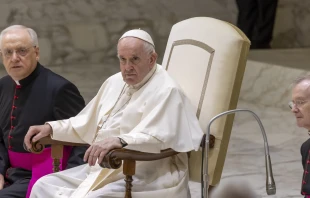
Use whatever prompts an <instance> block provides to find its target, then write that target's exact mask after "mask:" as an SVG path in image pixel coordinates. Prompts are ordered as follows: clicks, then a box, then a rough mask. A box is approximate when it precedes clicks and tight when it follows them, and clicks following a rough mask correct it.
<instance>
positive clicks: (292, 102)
mask: <svg viewBox="0 0 310 198" xmlns="http://www.w3.org/2000/svg"><path fill="white" fill-rule="evenodd" d="M306 102H308V101H307V100H295V101H291V102H289V103H288V106H289V107H290V108H291V109H293V108H294V106H295V107H296V108H299V107H301V106H302V105H304V104H305V103H306Z"/></svg>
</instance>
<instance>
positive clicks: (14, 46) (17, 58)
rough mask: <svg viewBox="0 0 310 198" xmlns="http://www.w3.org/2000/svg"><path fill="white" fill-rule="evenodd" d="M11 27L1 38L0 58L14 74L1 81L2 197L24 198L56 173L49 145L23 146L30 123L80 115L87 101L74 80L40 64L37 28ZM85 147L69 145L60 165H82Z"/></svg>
mask: <svg viewBox="0 0 310 198" xmlns="http://www.w3.org/2000/svg"><path fill="white" fill-rule="evenodd" d="M7 30H8V31H5V30H4V31H2V33H1V36H0V39H1V40H0V44H1V45H0V49H1V58H2V62H3V64H4V66H5V69H6V70H7V72H8V74H9V75H7V76H5V77H3V78H1V79H0V174H1V176H4V180H5V184H4V185H3V189H1V188H0V189H1V190H0V197H1V198H13V197H14V198H19V197H20V198H24V197H29V195H30V191H31V187H32V185H33V184H34V183H35V181H36V180H37V179H39V178H40V177H42V176H43V175H46V174H49V173H51V172H52V159H51V153H50V148H46V149H45V150H44V151H43V153H41V154H32V153H29V152H28V151H26V150H25V149H24V147H23V141H24V136H25V134H26V133H27V131H28V129H29V127H30V126H33V125H41V124H44V123H45V122H47V121H52V120H59V119H66V118H69V117H72V116H75V115H76V114H77V113H79V112H80V110H82V109H83V108H84V106H85V102H84V99H83V97H82V96H81V95H80V93H79V90H78V89H77V87H76V86H75V85H74V84H72V83H71V82H69V81H68V80H66V79H65V78H63V77H61V76H59V75H57V74H55V73H53V72H52V71H50V70H49V69H47V68H45V67H43V66H42V65H41V64H40V63H39V62H38V59H39V58H38V57H39V48H38V43H37V37H36V33H35V32H34V31H33V30H32V29H30V28H26V27H24V26H19V25H16V26H11V27H9V28H7ZM33 35H35V36H33ZM28 45H30V46H31V45H32V46H31V47H26V46H28ZM32 68H33V69H32ZM85 151H86V148H85V147H66V148H65V149H64V157H63V159H62V162H61V163H62V164H61V169H68V168H72V167H75V166H78V165H81V164H83V163H84V162H83V155H84V153H85ZM0 187H1V186H0Z"/></svg>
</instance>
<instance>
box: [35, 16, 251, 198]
mask: <svg viewBox="0 0 310 198" xmlns="http://www.w3.org/2000/svg"><path fill="white" fill-rule="evenodd" d="M249 46H250V42H249V40H248V39H247V37H246V36H245V35H244V34H243V33H242V32H241V31H240V30H239V29H238V28H236V27H235V26H233V25H231V24H229V23H227V22H224V21H220V20H217V19H213V18H208V17H197V18H191V19H187V20H185V21H181V22H179V23H177V24H175V25H174V26H173V27H172V30H171V32H170V36H169V39H168V43H167V47H166V52H165V55H164V59H163V63H162V65H163V67H164V68H165V69H166V70H167V71H168V73H169V74H170V75H171V76H172V77H173V78H174V79H175V80H176V81H177V82H178V83H179V84H180V86H181V87H182V88H183V90H184V91H185V94H186V95H187V96H188V97H189V98H190V100H191V102H192V104H193V106H194V108H195V109H196V112H197V117H198V118H199V121H200V124H201V127H202V129H203V130H204V131H206V128H207V124H208V123H209V120H210V119H211V118H212V117H214V116H215V115H217V114H219V113H221V112H223V111H227V110H230V109H235V108H236V106H237V101H238V97H239V92H240V87H241V82H242V78H243V74H244V70H245V64H246V58H247V54H248V50H249ZM233 119H234V116H233V115H230V116H227V117H223V118H221V119H219V120H217V121H216V122H214V124H213V125H212V128H211V131H212V134H213V135H214V136H215V145H214V148H211V149H210V151H209V168H208V170H209V180H210V183H209V184H210V185H212V186H215V185H217V184H218V183H219V181H220V179H221V174H222V170H223V166H224V161H225V157H226V152H227V147H228V142H229V138H230V133H231V128H232V124H233ZM184 141H186V140H184ZM40 144H52V157H53V158H54V159H55V163H54V165H55V166H54V171H58V170H59V169H58V166H59V163H58V161H59V158H61V157H62V147H63V145H77V144H72V143H68V142H65V143H64V142H59V141H54V140H50V139H48V138H45V139H42V140H40V142H39V143H37V144H33V150H34V151H35V150H37V151H38V150H40V149H37V148H35V147H36V146H37V145H40ZM211 147H212V146H211ZM174 154H176V152H175V151H173V150H171V149H170V150H165V151H163V152H162V153H160V154H145V153H142V152H137V151H130V150H127V149H116V150H112V151H111V152H110V153H109V154H108V155H107V156H106V157H105V161H104V163H103V166H104V167H107V168H119V167H120V166H121V164H122V163H123V172H124V174H125V175H126V179H125V181H126V194H125V197H128V198H129V197H131V181H132V175H134V174H135V162H136V161H150V160H156V159H161V158H164V157H168V156H171V155H174ZM189 166H190V179H191V180H193V181H200V178H201V173H200V166H201V151H199V152H191V154H190V165H189Z"/></svg>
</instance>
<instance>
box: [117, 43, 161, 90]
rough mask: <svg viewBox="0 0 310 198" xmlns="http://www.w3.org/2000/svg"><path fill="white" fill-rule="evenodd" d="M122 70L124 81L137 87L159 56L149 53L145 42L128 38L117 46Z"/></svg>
mask: <svg viewBox="0 0 310 198" xmlns="http://www.w3.org/2000/svg"><path fill="white" fill-rule="evenodd" d="M117 52H118V58H119V61H120V69H121V72H122V76H123V79H124V81H125V82H126V83H127V84H129V85H135V84H137V83H139V82H141V81H142V80H143V78H144V77H145V76H146V75H147V74H148V73H149V71H150V70H151V69H152V68H153V66H154V64H155V62H156V58H157V54H156V53H147V52H146V50H145V47H144V41H142V40H140V39H137V38H134V37H126V38H123V39H121V40H120V41H119V43H118V46H117Z"/></svg>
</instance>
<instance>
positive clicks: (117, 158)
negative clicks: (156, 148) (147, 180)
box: [30, 135, 215, 198]
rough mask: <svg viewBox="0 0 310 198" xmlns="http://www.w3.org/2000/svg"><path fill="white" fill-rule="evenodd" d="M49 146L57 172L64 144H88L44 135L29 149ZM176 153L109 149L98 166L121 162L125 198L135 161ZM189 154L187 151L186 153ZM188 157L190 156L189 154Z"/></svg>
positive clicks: (114, 165)
mask: <svg viewBox="0 0 310 198" xmlns="http://www.w3.org/2000/svg"><path fill="white" fill-rule="evenodd" d="M205 136H206V135H204V136H203V138H202V141H201V145H200V146H201V147H202V148H204V141H205ZM209 141H210V143H209V148H210V149H211V148H213V147H214V143H215V137H214V136H213V135H210V140H209ZM48 145H50V146H51V156H52V158H53V172H58V171H59V170H60V168H59V165H60V159H61V158H62V157H63V147H64V146H88V144H79V143H71V142H62V141H57V140H53V139H51V137H45V138H42V139H40V140H39V141H37V142H32V148H31V149H30V151H31V152H32V153H36V154H39V153H41V152H42V151H43V150H44V148H45V147H46V146H48ZM176 154H178V152H176V151H174V150H172V149H166V150H163V151H161V152H160V153H145V152H140V151H133V150H129V149H125V148H123V149H113V150H111V151H110V152H109V153H108V154H107V155H106V156H105V157H104V159H103V161H102V163H101V164H100V166H101V167H102V168H109V169H118V168H120V167H121V165H122V164H123V174H124V175H125V179H124V180H125V188H126V191H125V198H131V197H132V196H131V190H132V181H133V178H132V176H133V175H134V174H135V171H136V161H154V160H159V159H163V158H167V157H171V156H173V155H176ZM188 154H189V153H188ZM189 157H190V156H189Z"/></svg>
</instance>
